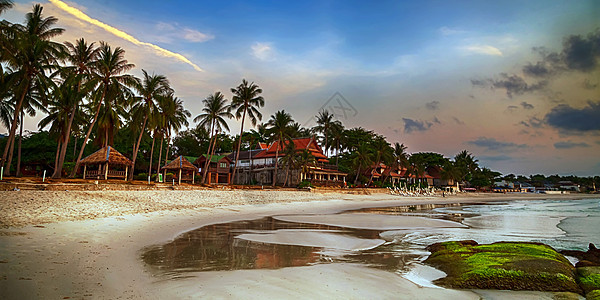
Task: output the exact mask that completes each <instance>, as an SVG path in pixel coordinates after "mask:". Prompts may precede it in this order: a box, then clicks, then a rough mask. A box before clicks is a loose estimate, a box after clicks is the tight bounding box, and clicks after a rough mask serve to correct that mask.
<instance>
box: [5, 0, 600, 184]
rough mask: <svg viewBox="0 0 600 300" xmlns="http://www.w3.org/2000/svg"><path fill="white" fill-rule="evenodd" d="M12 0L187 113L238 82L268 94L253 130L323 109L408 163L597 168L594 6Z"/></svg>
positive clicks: (533, 169) (599, 29) (597, 12)
mask: <svg viewBox="0 0 600 300" xmlns="http://www.w3.org/2000/svg"><path fill="white" fill-rule="evenodd" d="M15 2H16V5H15V7H14V8H13V9H11V10H9V11H7V12H5V13H4V14H3V15H2V17H3V18H6V19H7V20H9V21H11V22H23V20H24V15H25V13H27V12H29V11H31V8H32V6H33V5H34V4H35V3H41V4H42V5H43V7H44V15H46V16H48V15H52V16H55V17H57V18H58V19H59V22H58V26H59V27H62V28H65V29H66V31H65V33H64V34H63V35H61V36H59V37H57V38H56V40H58V41H61V42H62V41H70V42H74V41H75V40H76V39H78V38H81V37H84V38H85V39H86V40H87V41H90V42H91V41H96V42H98V41H105V42H107V43H109V44H110V45H112V46H114V47H116V46H118V47H122V48H123V49H125V51H126V53H125V58H126V59H127V60H128V61H129V62H131V63H134V64H135V65H136V68H135V69H134V70H132V71H131V73H132V74H134V75H136V76H141V74H142V71H141V70H142V69H144V70H146V71H148V72H149V73H156V74H163V75H165V76H167V78H168V79H169V81H170V83H171V86H172V87H173V88H174V89H175V92H176V95H177V96H178V97H179V98H180V99H182V100H183V101H184V105H185V107H186V108H187V109H188V110H189V111H190V112H191V113H192V115H193V117H195V116H196V115H198V114H200V113H201V109H202V100H203V99H205V98H206V96H208V95H209V94H212V93H214V92H216V91H221V92H223V93H224V94H225V95H226V97H227V98H228V99H231V92H230V89H231V88H232V87H235V86H237V85H239V83H240V82H241V80H242V79H243V78H246V79H247V80H248V81H251V82H255V83H256V84H257V85H259V86H260V87H261V88H262V89H263V96H264V98H265V107H264V108H262V109H261V111H262V113H263V122H264V121H267V120H268V119H269V117H270V116H271V115H272V114H274V113H275V112H276V111H278V110H285V111H286V112H289V113H290V114H291V115H292V117H293V118H294V119H295V120H296V121H298V122H299V123H301V124H303V125H305V126H312V125H314V116H315V115H316V114H317V113H318V112H319V111H320V110H321V109H328V110H329V111H330V112H333V113H334V114H335V116H336V118H337V119H339V120H340V121H342V123H343V124H344V126H346V127H347V128H351V127H358V126H360V127H363V128H366V129H369V130H373V131H375V132H377V133H379V134H382V135H384V136H385V137H386V138H387V140H388V141H389V142H390V143H394V142H400V143H404V144H405V145H406V146H407V147H408V152H409V153H414V152H422V151H427V152H437V153H441V154H444V155H445V156H447V157H454V155H456V154H457V153H458V152H460V151H462V150H468V151H469V152H471V153H473V154H474V155H475V156H476V157H477V158H478V159H479V164H480V165H481V166H485V167H488V168H490V169H492V170H496V171H499V172H502V173H504V174H509V173H513V174H523V175H526V176H527V175H531V174H546V175H551V174H560V175H568V174H575V175H579V176H590V175H599V174H600V86H599V84H600V18H599V16H600V1H595V0H590V1H555V0H541V1H536V0H531V1H251V2H250V1H247V2H246V1H154V0H148V1H130V0H128V1H114V0H102V1H92V0H77V1H61V0H50V1H47V2H46V1H42V2H29V1H21V0H17V1H15ZM41 118H42V116H41V115H38V116H36V117H35V118H32V119H29V120H26V122H25V127H26V129H29V130H37V129H38V128H37V122H38V121H39V120H40V119H41ZM190 123H191V125H190V126H194V125H195V124H194V123H193V122H192V120H191V119H190ZM229 125H230V128H231V130H232V133H233V134H237V133H238V132H239V121H236V120H231V121H230V122H229ZM248 126H250V125H249V124H247V125H246V126H245V128H248ZM4 131H6V129H5V128H0V132H4Z"/></svg>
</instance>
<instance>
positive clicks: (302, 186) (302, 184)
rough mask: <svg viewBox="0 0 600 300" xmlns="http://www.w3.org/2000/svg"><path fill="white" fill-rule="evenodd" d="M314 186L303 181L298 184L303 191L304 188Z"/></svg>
mask: <svg viewBox="0 0 600 300" xmlns="http://www.w3.org/2000/svg"><path fill="white" fill-rule="evenodd" d="M312 186H313V185H312V184H311V183H310V181H308V180H303V181H302V182H300V183H299V184H298V188H300V189H303V188H306V187H312Z"/></svg>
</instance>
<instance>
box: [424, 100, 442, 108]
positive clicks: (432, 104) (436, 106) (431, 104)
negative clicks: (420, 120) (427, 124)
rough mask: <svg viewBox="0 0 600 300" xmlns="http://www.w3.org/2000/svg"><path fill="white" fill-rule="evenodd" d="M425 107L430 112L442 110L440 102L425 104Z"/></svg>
mask: <svg viewBox="0 0 600 300" xmlns="http://www.w3.org/2000/svg"><path fill="white" fill-rule="evenodd" d="M425 107H426V108H427V109H429V110H438V109H440V101H431V102H427V103H425Z"/></svg>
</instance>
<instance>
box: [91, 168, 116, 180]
mask: <svg viewBox="0 0 600 300" xmlns="http://www.w3.org/2000/svg"><path fill="white" fill-rule="evenodd" d="M85 177H86V178H93V177H101V178H104V171H103V170H100V171H99V170H87V171H86V172H85ZM108 177H125V171H118V170H110V169H109V170H108Z"/></svg>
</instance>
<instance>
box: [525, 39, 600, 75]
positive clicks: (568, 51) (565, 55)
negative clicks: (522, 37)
mask: <svg viewBox="0 0 600 300" xmlns="http://www.w3.org/2000/svg"><path fill="white" fill-rule="evenodd" d="M533 51H534V52H536V53H537V54H538V55H539V56H541V59H542V60H541V61H538V62H536V63H535V64H532V63H528V64H527V65H525V66H524V67H523V73H524V74H525V75H528V76H534V77H550V76H553V75H556V74H558V73H560V72H564V71H569V70H570V71H580V72H590V71H593V70H595V69H597V67H598V64H599V63H598V58H599V57H600V29H598V30H596V31H595V32H591V33H589V34H588V35H587V36H582V35H569V36H567V37H566V38H565V39H564V41H563V45H562V51H560V52H552V51H549V50H548V49H546V48H545V47H534V48H533Z"/></svg>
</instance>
